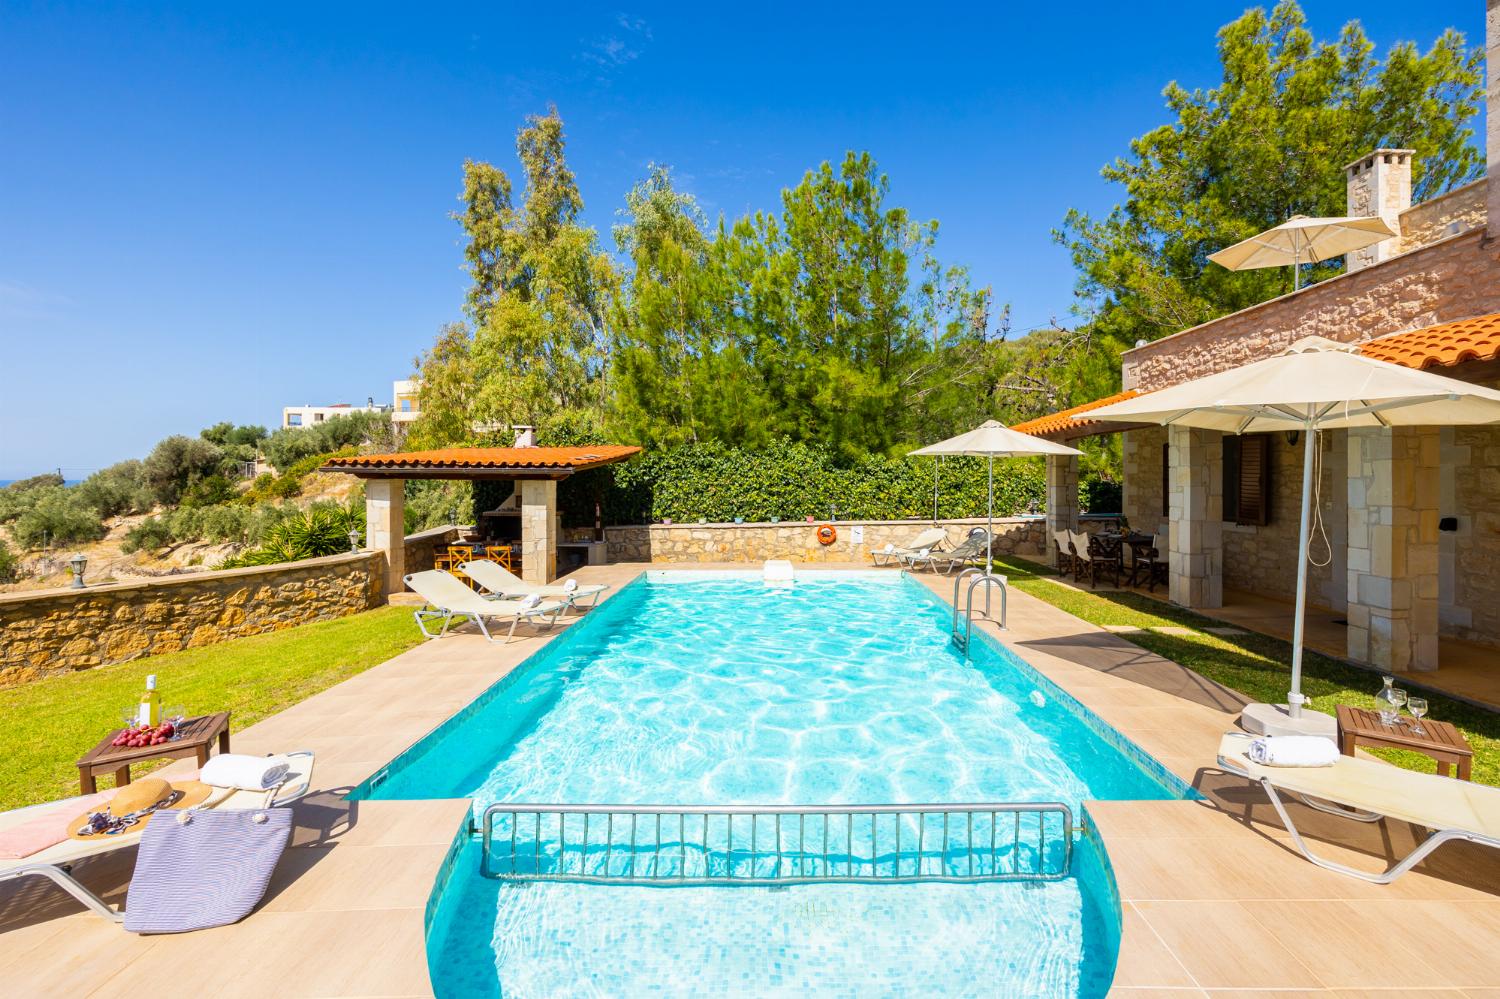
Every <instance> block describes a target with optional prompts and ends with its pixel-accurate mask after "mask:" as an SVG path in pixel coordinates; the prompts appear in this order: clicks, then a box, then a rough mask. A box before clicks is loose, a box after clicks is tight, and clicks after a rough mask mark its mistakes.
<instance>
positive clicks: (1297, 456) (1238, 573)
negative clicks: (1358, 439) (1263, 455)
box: [1224, 431, 1348, 611]
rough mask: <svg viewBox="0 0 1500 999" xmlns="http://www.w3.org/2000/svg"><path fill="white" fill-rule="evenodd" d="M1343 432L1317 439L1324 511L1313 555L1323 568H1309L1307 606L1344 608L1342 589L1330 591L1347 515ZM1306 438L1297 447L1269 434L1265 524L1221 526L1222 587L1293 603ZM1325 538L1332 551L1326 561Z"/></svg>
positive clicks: (1340, 561) (1337, 568) (1340, 562)
mask: <svg viewBox="0 0 1500 999" xmlns="http://www.w3.org/2000/svg"><path fill="white" fill-rule="evenodd" d="M1344 436H1345V435H1344V432H1343V431H1336V432H1331V433H1325V434H1323V435H1322V436H1321V438H1320V441H1321V448H1322V458H1323V461H1322V472H1321V476H1320V479H1321V488H1320V489H1319V490H1318V495H1319V500H1320V503H1321V506H1322V511H1323V528H1324V529H1323V532H1322V535H1320V534H1319V533H1318V532H1316V531H1314V533H1313V540H1312V555H1313V558H1315V559H1317V561H1319V562H1325V563H1327V564H1325V565H1321V566H1320V565H1315V564H1311V563H1310V564H1309V565H1308V567H1307V585H1308V590H1307V592H1308V594H1309V603H1311V604H1314V605H1317V606H1322V607H1330V608H1336V609H1338V610H1340V611H1342V610H1343V609H1344V607H1343V605H1344V599H1343V596H1342V593H1343V590H1342V588H1336V587H1335V586H1334V578H1335V575H1337V574H1341V573H1342V572H1343V565H1344V538H1345V536H1346V534H1347V520H1348V514H1347V512H1346V486H1345V482H1346V479H1347V475H1346V474H1345V469H1346V468H1347V460H1346V458H1345V455H1344V454H1343V448H1344ZM1306 440H1307V438H1306V435H1305V434H1302V435H1299V436H1298V439H1297V442H1296V443H1295V444H1292V443H1289V442H1288V441H1287V439H1286V435H1285V434H1272V435H1271V510H1270V517H1269V522H1268V523H1266V524H1233V523H1228V522H1226V523H1225V524H1224V585H1225V586H1226V587H1228V588H1230V589H1235V590H1247V591H1249V592H1252V593H1260V594H1264V595H1266V596H1272V597H1281V598H1284V599H1286V600H1291V599H1293V598H1294V597H1295V596H1296V595H1297V536H1298V533H1299V531H1300V529H1301V516H1302V453H1303V447H1304V446H1305V444H1306ZM1323 535H1326V536H1327V538H1328V540H1329V544H1330V545H1331V546H1332V547H1333V549H1334V557H1333V558H1332V559H1330V558H1329V557H1328V555H1329V552H1328V546H1325V545H1324V544H1323V540H1322V537H1323Z"/></svg>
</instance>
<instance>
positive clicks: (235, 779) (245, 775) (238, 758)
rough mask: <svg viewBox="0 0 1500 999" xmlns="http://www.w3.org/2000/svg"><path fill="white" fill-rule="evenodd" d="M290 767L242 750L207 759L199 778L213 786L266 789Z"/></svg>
mask: <svg viewBox="0 0 1500 999" xmlns="http://www.w3.org/2000/svg"><path fill="white" fill-rule="evenodd" d="M289 769H290V768H289V767H288V766H287V765H286V764H285V763H277V762H275V761H274V760H272V759H271V758H270V757H267V756H246V755H244V754H243V753H220V754H219V755H218V756H215V757H214V758H213V759H211V760H209V761H208V762H207V763H205V764H203V770H202V772H201V773H199V774H198V779H199V780H201V781H202V782H203V783H205V784H211V785H213V786H214V787H233V788H237V789H239V790H242V791H264V790H266V789H267V788H272V787H275V786H276V785H277V784H280V783H281V782H282V781H283V780H284V779H285V778H286V775H287V771H288V770H289Z"/></svg>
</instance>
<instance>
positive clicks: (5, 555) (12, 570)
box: [0, 538, 21, 583]
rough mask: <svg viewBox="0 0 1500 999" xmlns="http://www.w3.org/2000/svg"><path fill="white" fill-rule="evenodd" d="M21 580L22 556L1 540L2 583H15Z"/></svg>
mask: <svg viewBox="0 0 1500 999" xmlns="http://www.w3.org/2000/svg"><path fill="white" fill-rule="evenodd" d="M20 578H21V556H19V555H17V554H16V553H15V551H14V550H12V549H11V547H10V545H8V544H6V543H5V539H4V538H0V583H14V582H15V581H16V580H18V579H20Z"/></svg>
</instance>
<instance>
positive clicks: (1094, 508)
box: [1078, 477, 1125, 513]
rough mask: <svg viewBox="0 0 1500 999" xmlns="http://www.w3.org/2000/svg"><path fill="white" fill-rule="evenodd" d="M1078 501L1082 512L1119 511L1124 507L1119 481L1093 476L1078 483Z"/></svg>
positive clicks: (1122, 492)
mask: <svg viewBox="0 0 1500 999" xmlns="http://www.w3.org/2000/svg"><path fill="white" fill-rule="evenodd" d="M1078 502H1079V505H1080V506H1081V507H1082V509H1083V512H1084V513H1119V512H1120V511H1121V510H1122V509H1123V507H1124V503H1125V494H1124V490H1123V489H1122V487H1121V486H1120V483H1118V482H1115V481H1113V480H1111V479H1106V478H1103V477H1095V478H1092V479H1085V480H1084V481H1083V482H1081V483H1079V485H1078Z"/></svg>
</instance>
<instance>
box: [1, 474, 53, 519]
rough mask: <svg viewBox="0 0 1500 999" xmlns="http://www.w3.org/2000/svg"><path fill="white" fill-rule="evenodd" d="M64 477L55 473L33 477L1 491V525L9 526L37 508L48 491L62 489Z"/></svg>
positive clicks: (12, 484)
mask: <svg viewBox="0 0 1500 999" xmlns="http://www.w3.org/2000/svg"><path fill="white" fill-rule="evenodd" d="M62 484H63V477H62V476H61V475H57V474H55V473H49V474H47V475H33V476H32V477H31V478H29V479H20V480H19V481H16V482H12V483H11V484H10V485H8V486H6V487H5V488H4V489H0V524H9V523H11V522H12V521H14V520H15V519H16V518H17V517H19V516H21V514H23V513H25V512H26V511H27V510H30V509H31V508H32V507H34V506H36V504H37V500H39V499H41V497H42V495H43V494H44V492H45V491H46V490H49V489H61V488H62Z"/></svg>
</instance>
